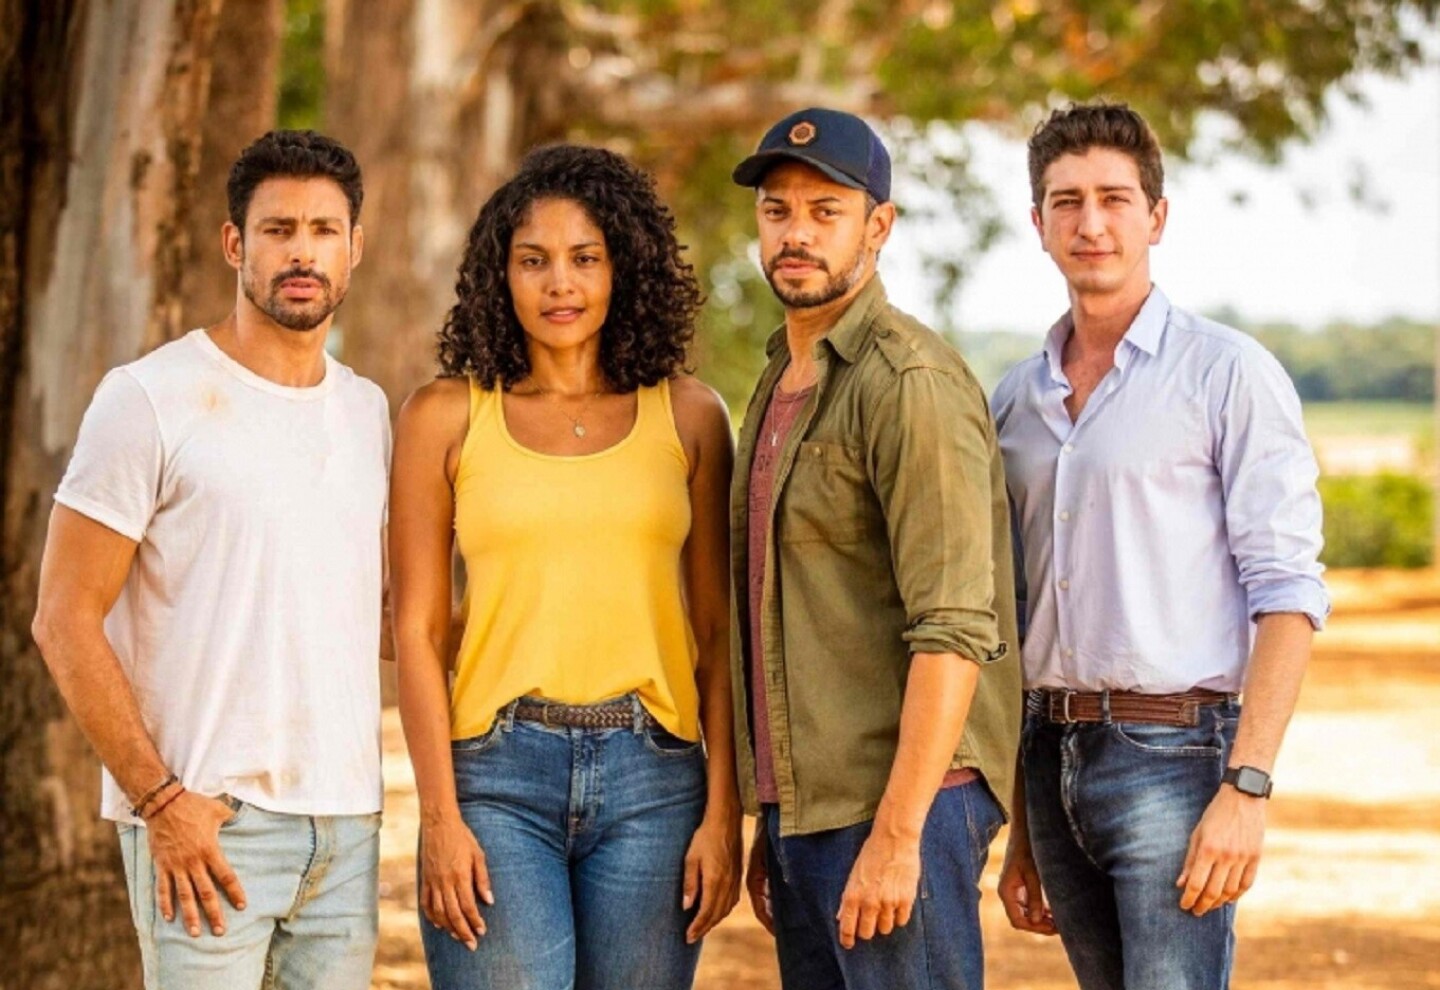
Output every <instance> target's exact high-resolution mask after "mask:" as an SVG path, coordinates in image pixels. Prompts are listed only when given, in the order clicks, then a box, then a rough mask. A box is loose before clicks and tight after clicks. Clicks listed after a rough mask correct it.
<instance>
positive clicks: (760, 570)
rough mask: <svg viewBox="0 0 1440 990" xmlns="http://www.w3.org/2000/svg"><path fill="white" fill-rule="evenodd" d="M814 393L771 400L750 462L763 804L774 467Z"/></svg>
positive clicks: (769, 764)
mask: <svg viewBox="0 0 1440 990" xmlns="http://www.w3.org/2000/svg"><path fill="white" fill-rule="evenodd" d="M814 391H815V386H813V385H812V386H810V387H809V388H807V389H803V390H801V391H799V392H785V391H782V390H781V388H780V386H779V385H776V386H775V391H774V393H773V394H772V395H771V397H770V405H769V408H767V409H766V410H765V420H764V422H762V423H761V424H760V435H759V437H758V438H757V440H756V442H755V457H754V459H753V460H752V461H751V462H750V496H749V498H750V531H749V533H747V534H746V536H747V543H746V546H747V553H746V561H747V564H748V568H747V569H748V571H749V598H750V725H751V736H752V738H753V739H754V742H755V796H756V798H757V799H758V800H759V801H760V803H761V804H779V803H780V793H779V790H778V789H777V788H776V786H775V753H774V750H773V749H772V748H771V742H770V715H769V709H768V708H767V707H766V704H765V691H766V685H765V653H764V645H763V641H762V638H761V634H760V612H761V601H762V600H763V596H764V591H765V548H766V547H765V541H766V539H767V538H768V536H769V532H768V526H769V522H770V500H771V497H772V496H773V495H774V492H775V467H776V465H777V464H778V463H779V461H780V451H781V449H782V448H784V446H785V438H786V437H788V436H789V435H790V431H791V430H792V429H793V428H794V426H795V420H796V419H798V418H799V416H800V410H801V409H803V408H805V401H806V400H807V399H809V398H810V394H811V393H812V392H814ZM976 776H977V774H976V773H975V771H974V770H969V769H964V770H951V771H949V772H947V773H946V774H945V779H944V781H943V782H942V783H941V785H940V786H941V787H942V788H945V787H958V786H959V785H961V784H966V783H969V782H970V781H972V780H974V779H975V778H976Z"/></svg>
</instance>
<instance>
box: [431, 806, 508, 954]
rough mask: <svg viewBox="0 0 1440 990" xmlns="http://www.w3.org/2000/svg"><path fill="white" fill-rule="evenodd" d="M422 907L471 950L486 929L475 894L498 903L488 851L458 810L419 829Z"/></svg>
mask: <svg viewBox="0 0 1440 990" xmlns="http://www.w3.org/2000/svg"><path fill="white" fill-rule="evenodd" d="M420 876H421V881H420V910H422V911H424V912H425V917H427V918H429V919H430V923H431V924H432V925H434V926H435V927H436V928H443V929H444V930H445V931H447V932H449V933H450V934H451V935H452V936H453V937H454V938H456V939H459V940H460V941H461V942H464V943H465V946H466V947H467V948H468V949H470V951H472V952H473V951H475V948H476V947H477V946H478V945H479V944H480V942H479V938H480V936H481V935H484V934H485V919H483V918H481V917H480V906H479V904H477V903H476V900H475V895H476V892H477V891H478V892H479V895H480V900H483V901H484V902H485V903H486V904H494V903H495V895H494V894H493V893H492V892H491V890H490V871H489V870H488V869H486V866H485V851H484V850H483V849H481V848H480V843H479V842H477V841H476V840H475V833H473V832H471V831H470V826H468V825H466V824H465V822H464V821H463V820H462V819H461V818H460V816H459V815H458V814H456V815H452V816H449V817H446V818H443V819H441V820H439V821H436V822H434V823H426V824H423V825H422V826H421V829H420Z"/></svg>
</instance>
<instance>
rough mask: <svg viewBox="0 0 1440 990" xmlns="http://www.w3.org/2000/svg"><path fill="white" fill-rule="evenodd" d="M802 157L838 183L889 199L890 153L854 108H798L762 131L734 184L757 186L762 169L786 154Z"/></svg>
mask: <svg viewBox="0 0 1440 990" xmlns="http://www.w3.org/2000/svg"><path fill="white" fill-rule="evenodd" d="M787 159H789V160H793V161H798V162H804V163H805V164H807V165H812V166H814V167H815V168H818V169H819V170H820V171H821V172H824V173H825V174H826V175H827V176H829V177H830V178H832V179H834V180H835V181H836V182H838V183H840V184H841V185H845V186H849V187H850V188H852V189H863V190H865V191H866V192H868V193H869V194H870V195H871V196H874V197H875V201H876V202H878V203H885V202H889V200H890V153H889V152H888V151H886V150H885V145H883V144H881V143H880V138H879V136H878V135H876V133H875V132H874V131H873V130H871V129H870V125H869V124H867V123H865V121H863V120H861V119H860V118H859V117H857V116H855V115H854V114H850V113H844V112H842V111H840V110H826V109H824V108H823V107H811V108H810V109H808V110H799V111H796V112H795V113H792V114H791V115H790V116H788V117H786V118H785V119H784V120H782V121H780V122H779V123H778V124H776V125H775V126H774V127H772V128H770V129H769V130H768V131H766V132H765V136H764V137H763V138H761V139H760V147H758V148H756V149H755V154H753V155H751V156H750V157H749V158H747V159H745V160H744V161H743V162H741V163H740V164H739V165H737V166H735V171H734V172H733V173H731V176H730V177H731V178H732V179H734V180H735V182H736V184H737V185H741V186H751V187H754V186H758V185H760V183H761V182H763V181H764V179H765V173H766V172H768V171H770V170H771V169H772V168H774V167H775V166H776V165H778V164H780V162H782V161H785V160H787Z"/></svg>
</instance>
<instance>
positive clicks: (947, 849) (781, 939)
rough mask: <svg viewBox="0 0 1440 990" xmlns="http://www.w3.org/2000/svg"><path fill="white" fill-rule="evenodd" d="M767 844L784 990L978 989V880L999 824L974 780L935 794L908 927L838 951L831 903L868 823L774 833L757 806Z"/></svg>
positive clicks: (771, 815) (766, 810)
mask: <svg viewBox="0 0 1440 990" xmlns="http://www.w3.org/2000/svg"><path fill="white" fill-rule="evenodd" d="M761 813H762V816H763V818H764V822H765V829H766V835H767V836H768V838H769V850H768V853H769V861H768V866H769V873H770V906H771V912H772V915H773V917H774V919H775V942H776V950H777V951H778V952H779V955H780V983H781V985H782V986H783V987H784V988H785V990H832V988H833V990H930V988H934V990H940V988H944V990H981V988H982V987H983V986H984V985H985V950H984V947H983V945H982V944H981V941H980V874H981V873H982V872H983V871H984V869H985V860H986V858H987V856H988V855H989V851H990V843H991V841H992V840H993V839H994V838H995V833H996V832H998V831H999V830H1000V826H1001V824H1002V822H1003V820H1004V818H1003V814H1002V812H1001V811H1000V806H999V805H998V804H997V803H996V802H995V799H994V798H992V797H991V796H990V792H989V791H988V790H987V789H986V787H985V784H984V782H983V781H980V780H974V781H971V782H970V783H968V784H962V785H960V786H959V787H949V788H945V789H944V790H941V791H940V792H939V793H938V794H936V795H935V803H934V804H932V805H931V807H930V815H929V817H928V818H926V819H925V830H924V832H923V833H922V835H921V840H920V890H919V896H918V897H917V898H916V901H915V908H914V911H913V913H912V914H911V915H910V922H909V924H907V925H905V926H904V927H903V928H896V929H895V930H894V931H893V932H891V933H890V934H889V935H876V936H875V937H874V938H872V939H869V940H868V941H857V942H856V943H855V948H853V949H845V948H842V947H841V945H840V929H839V925H838V923H837V922H836V920H835V915H836V913H837V912H838V911H839V910H840V898H841V896H842V895H843V894H844V892H845V884H846V882H847V881H848V880H849V879H850V869H851V867H853V866H854V865H855V859H856V857H858V856H859V855H860V847H861V846H863V845H864V844H865V840H866V838H868V837H869V835H870V828H871V825H872V823H871V822H863V823H861V824H859V825H851V826H850V827H848V828H838V829H832V830H830V831H826V832H816V833H813V834H810V835H794V836H788V837H781V835H780V816H779V813H778V810H777V808H776V806H775V805H773V804H767V805H764V806H763V807H762V812H761Z"/></svg>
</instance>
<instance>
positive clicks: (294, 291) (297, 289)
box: [280, 278, 324, 299]
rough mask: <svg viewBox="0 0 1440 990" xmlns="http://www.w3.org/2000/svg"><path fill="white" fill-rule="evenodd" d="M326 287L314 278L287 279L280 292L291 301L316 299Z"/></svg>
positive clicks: (281, 285)
mask: <svg viewBox="0 0 1440 990" xmlns="http://www.w3.org/2000/svg"><path fill="white" fill-rule="evenodd" d="M323 288H324V287H323V286H322V285H321V284H320V282H319V281H317V280H316V279H313V278H287V279H285V281H283V282H281V283H280V291H281V292H282V293H283V294H284V295H285V296H286V297H287V298H289V299H314V298H315V297H316V296H318V295H320V292H321V290H322V289H323Z"/></svg>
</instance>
